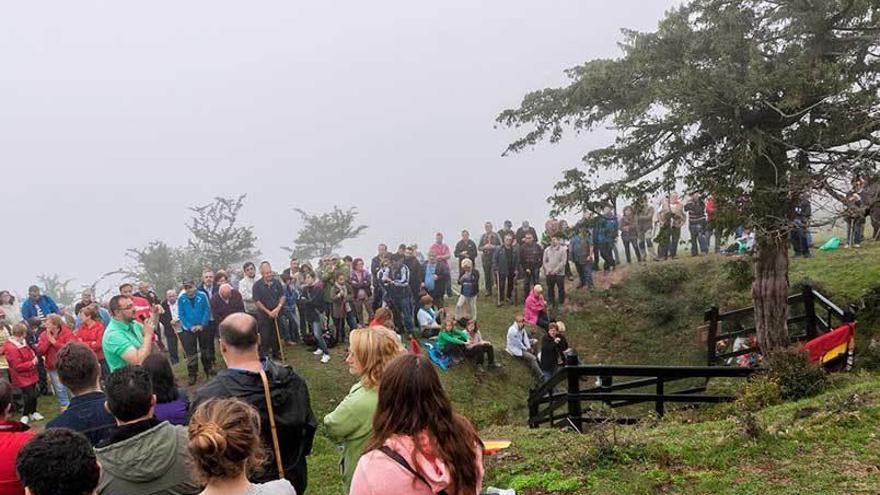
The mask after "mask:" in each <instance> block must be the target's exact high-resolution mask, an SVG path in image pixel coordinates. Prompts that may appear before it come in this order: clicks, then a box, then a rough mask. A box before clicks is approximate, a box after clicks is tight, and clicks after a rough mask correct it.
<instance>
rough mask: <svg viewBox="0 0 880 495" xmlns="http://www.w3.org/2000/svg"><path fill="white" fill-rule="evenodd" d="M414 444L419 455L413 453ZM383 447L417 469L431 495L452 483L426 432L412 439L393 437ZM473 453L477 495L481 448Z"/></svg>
mask: <svg viewBox="0 0 880 495" xmlns="http://www.w3.org/2000/svg"><path fill="white" fill-rule="evenodd" d="M416 442H418V444H419V449H420V450H421V453H420V454H417V453H416V451H415V445H416ZM385 445H387V446H388V447H391V448H392V449H393V450H395V451H396V452H397V453H399V454H400V455H401V456H403V458H404V459H406V460H407V462H409V464H410V466H412V467H414V468H416V467H417V468H418V469H417V470H418V471H420V472H421V473H422V475H423V476H424V478H425V481H427V482H428V484H429V485H430V486H431V491H432V492H433V493H438V492H440V491H441V490H445V489H448V488H449V485H450V484H451V483H452V476H451V474H450V472H449V468H448V467H447V466H446V463H445V462H444V461H443V459H441V458H440V457H439V456H438V455H437V452H435V450H434V447H433V445H432V443H431V441H430V438H429V436H428V434H427V433H426V432H422V433H420V434H418V435H416V436H414V437H411V436H403V435H394V436H392V437H391V438H389V439H388V440H386V441H385ZM474 453H475V454H476V459H475V463H476V465H477V471H478V481H477V493H480V490H481V488H482V483H481V480H482V477H483V469H482V466H483V462H482V446H475V447H474Z"/></svg>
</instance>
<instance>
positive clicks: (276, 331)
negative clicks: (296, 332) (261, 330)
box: [272, 318, 284, 361]
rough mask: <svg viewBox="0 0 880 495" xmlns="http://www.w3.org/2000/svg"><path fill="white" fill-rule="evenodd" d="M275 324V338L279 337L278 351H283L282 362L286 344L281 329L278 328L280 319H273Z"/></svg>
mask: <svg viewBox="0 0 880 495" xmlns="http://www.w3.org/2000/svg"><path fill="white" fill-rule="evenodd" d="M272 321H274V322H275V336H276V337H278V349H279V350H280V351H281V360H282V361H284V342H282V341H281V329H280V328H278V318H272Z"/></svg>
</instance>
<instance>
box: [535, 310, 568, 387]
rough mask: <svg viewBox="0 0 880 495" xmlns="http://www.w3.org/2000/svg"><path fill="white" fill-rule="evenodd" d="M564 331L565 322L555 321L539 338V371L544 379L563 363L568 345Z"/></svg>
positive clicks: (548, 377)
mask: <svg viewBox="0 0 880 495" xmlns="http://www.w3.org/2000/svg"><path fill="white" fill-rule="evenodd" d="M564 333H565V324H564V323H562V322H561V321H555V322H553V323H551V324H550V326H549V327H548V328H547V333H546V334H545V335H544V336H543V337H542V338H541V372H542V373H543V375H544V380H545V381H546V380H549V379H550V377H551V376H553V373H555V372H556V369H557V368H559V366H561V365H565V351H567V350H568V349H569V347H568V341H567V340H565V335H564Z"/></svg>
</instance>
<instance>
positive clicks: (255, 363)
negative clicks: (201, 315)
mask: <svg viewBox="0 0 880 495" xmlns="http://www.w3.org/2000/svg"><path fill="white" fill-rule="evenodd" d="M219 330H220V354H221V355H222V356H223V360H224V361H226V366H227V368H226V369H225V370H223V371H221V372H219V373H218V374H217V376H216V377H214V379H212V380H211V381H210V382H208V383H207V384H205V386H203V387H202V388H201V389H199V390H198V391H197V392H196V394H195V397H194V399H193V401H192V405H191V409H190V411H195V409H196V408H197V407H198V406H199V404H201V403H203V402H205V401H207V400H208V399H214V398H227V397H237V398H239V399H241V400H243V401H245V402H247V403H249V404H251V405H252V406H254V407H255V408H256V409H257V411H259V412H260V428H261V436H262V438H263V445H265V446H266V450H267V457H268V459H269V460H268V461H267V462H266V464H265V465H264V466H263V470H262V472H261V473H260V474H259V475H256V476H254V477H253V478H252V479H251V481H253V482H255V483H262V482H266V481H270V480H273V479H278V468H277V465H276V462H275V454H274V443H273V441H272V429H271V423H270V421H269V412H268V408H267V406H266V396H265V395H264V392H263V382H262V379H261V378H260V372H261V371H263V372H265V373H266V378H267V379H268V381H269V390H270V394H271V396H272V407H273V410H274V413H275V423H276V426H277V431H278V444H279V446H280V450H281V459H282V462H283V464H284V475H285V478H286V479H288V480H290V482H291V483H292V484H293V486H294V488H296V493H306V485H307V479H308V476H307V473H308V470H307V465H306V456H308V455H309V454H311V452H312V442H313V441H314V438H315V429H316V428H317V421H316V420H315V415H314V413H313V412H312V407H311V404H310V400H309V389H308V386H307V385H306V382H305V381H304V380H303V379H302V378H301V377H300V376H299V375H297V374H296V372H294V371H293V369H292V368H290V367H289V366H287V365H284V364H280V363H276V362H274V361H271V360H269V359H266V360H263V361H261V360H260V354H259V345H260V337H259V333H258V332H257V320H256V319H254V317H253V316H251V315H249V314H247V313H235V314H232V315H230V316H228V317H227V318H226V319H225V320H223V321H222V322H221V323H220V329H219Z"/></svg>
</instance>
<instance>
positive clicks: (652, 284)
mask: <svg viewBox="0 0 880 495" xmlns="http://www.w3.org/2000/svg"><path fill="white" fill-rule="evenodd" d="M639 276H640V278H641V283H642V285H643V286H644V287H645V288H646V289H648V290H649V291H651V292H652V293H654V294H671V293H673V292H675V291H677V290H679V289H680V288H681V284H683V283H684V282H687V281H688V280H689V279H690V276H691V274H690V272H689V271H688V269H687V267H685V266H684V265H680V264H678V263H655V264H653V265H648V267H647V268H646V269H645V270H644V271H642V273H640V274H639Z"/></svg>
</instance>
